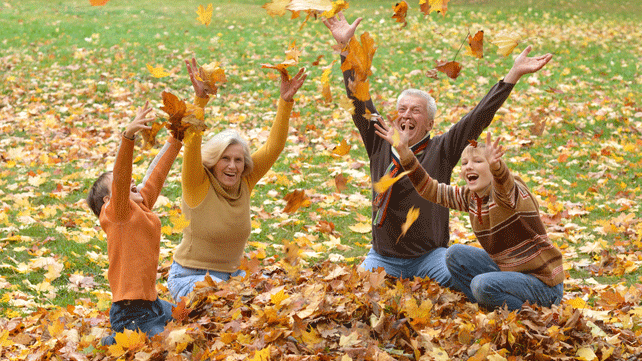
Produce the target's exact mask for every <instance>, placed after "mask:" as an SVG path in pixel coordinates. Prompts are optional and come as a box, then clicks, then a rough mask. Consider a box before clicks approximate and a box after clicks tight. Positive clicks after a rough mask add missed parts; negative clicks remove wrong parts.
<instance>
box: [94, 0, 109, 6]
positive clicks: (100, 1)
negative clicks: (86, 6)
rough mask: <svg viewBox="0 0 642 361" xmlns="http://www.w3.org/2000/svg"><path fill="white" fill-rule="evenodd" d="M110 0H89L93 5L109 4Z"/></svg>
mask: <svg viewBox="0 0 642 361" xmlns="http://www.w3.org/2000/svg"><path fill="white" fill-rule="evenodd" d="M108 2H109V0H89V3H90V4H91V6H103V5H105V4H107V3H108Z"/></svg>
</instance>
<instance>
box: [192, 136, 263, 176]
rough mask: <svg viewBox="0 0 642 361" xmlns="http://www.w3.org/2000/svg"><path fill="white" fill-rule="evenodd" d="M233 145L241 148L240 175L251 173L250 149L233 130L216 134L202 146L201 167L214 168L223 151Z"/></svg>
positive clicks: (252, 164)
mask: <svg viewBox="0 0 642 361" xmlns="http://www.w3.org/2000/svg"><path fill="white" fill-rule="evenodd" d="M234 144H240V145H241V146H242V147H243V158H244V162H245V168H244V169H243V174H242V175H243V176H245V175H247V174H249V173H250V172H252V169H253V168H254V162H252V156H251V155H250V147H249V145H248V144H247V141H246V140H245V139H244V138H243V137H241V135H240V134H239V133H238V132H237V131H236V130H234V129H227V130H224V131H222V132H220V133H218V134H216V135H215V136H213V137H212V138H211V139H210V140H208V141H207V143H205V144H204V145H203V147H202V149H201V157H202V158H203V165H204V166H205V167H206V168H207V169H212V168H214V166H215V165H216V163H218V161H219V160H220V159H221V156H222V155H223V152H225V149H227V147H229V146H230V145H234Z"/></svg>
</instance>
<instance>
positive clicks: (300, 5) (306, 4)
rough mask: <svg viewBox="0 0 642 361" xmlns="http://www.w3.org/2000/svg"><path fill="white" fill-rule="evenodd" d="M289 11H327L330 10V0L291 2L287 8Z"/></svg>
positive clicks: (297, 0) (298, 0) (294, 0)
mask: <svg viewBox="0 0 642 361" xmlns="http://www.w3.org/2000/svg"><path fill="white" fill-rule="evenodd" d="M287 9H288V10H290V11H314V12H321V11H329V10H331V9H332V1H330V0H291V1H290V3H289V4H288V6H287Z"/></svg>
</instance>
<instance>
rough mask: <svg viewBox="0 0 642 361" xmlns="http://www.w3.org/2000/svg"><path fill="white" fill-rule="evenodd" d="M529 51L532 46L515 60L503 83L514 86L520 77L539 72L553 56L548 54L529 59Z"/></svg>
mask: <svg viewBox="0 0 642 361" xmlns="http://www.w3.org/2000/svg"><path fill="white" fill-rule="evenodd" d="M531 50H532V46H530V45H529V46H527V47H526V49H524V51H522V53H521V54H519V55H518V56H517V58H515V63H514V64H513V67H512V68H511V69H510V71H509V72H508V75H506V77H505V78H504V82H506V83H512V84H515V83H516V82H517V81H518V80H519V78H521V77H522V75H525V74H530V73H534V72H536V71H538V70H540V69H541V68H543V67H544V65H546V64H548V62H549V61H550V60H551V59H552V58H553V54H550V53H548V54H544V55H539V56H533V57H529V56H528V54H529V53H530V52H531Z"/></svg>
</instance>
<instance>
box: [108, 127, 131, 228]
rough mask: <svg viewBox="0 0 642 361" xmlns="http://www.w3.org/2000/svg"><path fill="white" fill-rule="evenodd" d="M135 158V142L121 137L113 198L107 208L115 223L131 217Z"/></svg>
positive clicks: (113, 177)
mask: <svg viewBox="0 0 642 361" xmlns="http://www.w3.org/2000/svg"><path fill="white" fill-rule="evenodd" d="M133 157H134V140H133V139H129V138H127V137H125V136H124V135H121V142H120V147H119V148H118V154H117V155H116V161H115V163H114V171H113V173H112V174H113V176H112V183H111V196H110V198H109V202H108V203H107V207H106V212H107V216H108V217H109V218H110V219H113V220H114V221H115V222H124V221H126V220H128V219H129V217H130V215H131V205H130V203H129V202H130V201H129V192H130V191H131V184H132V161H133Z"/></svg>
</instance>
